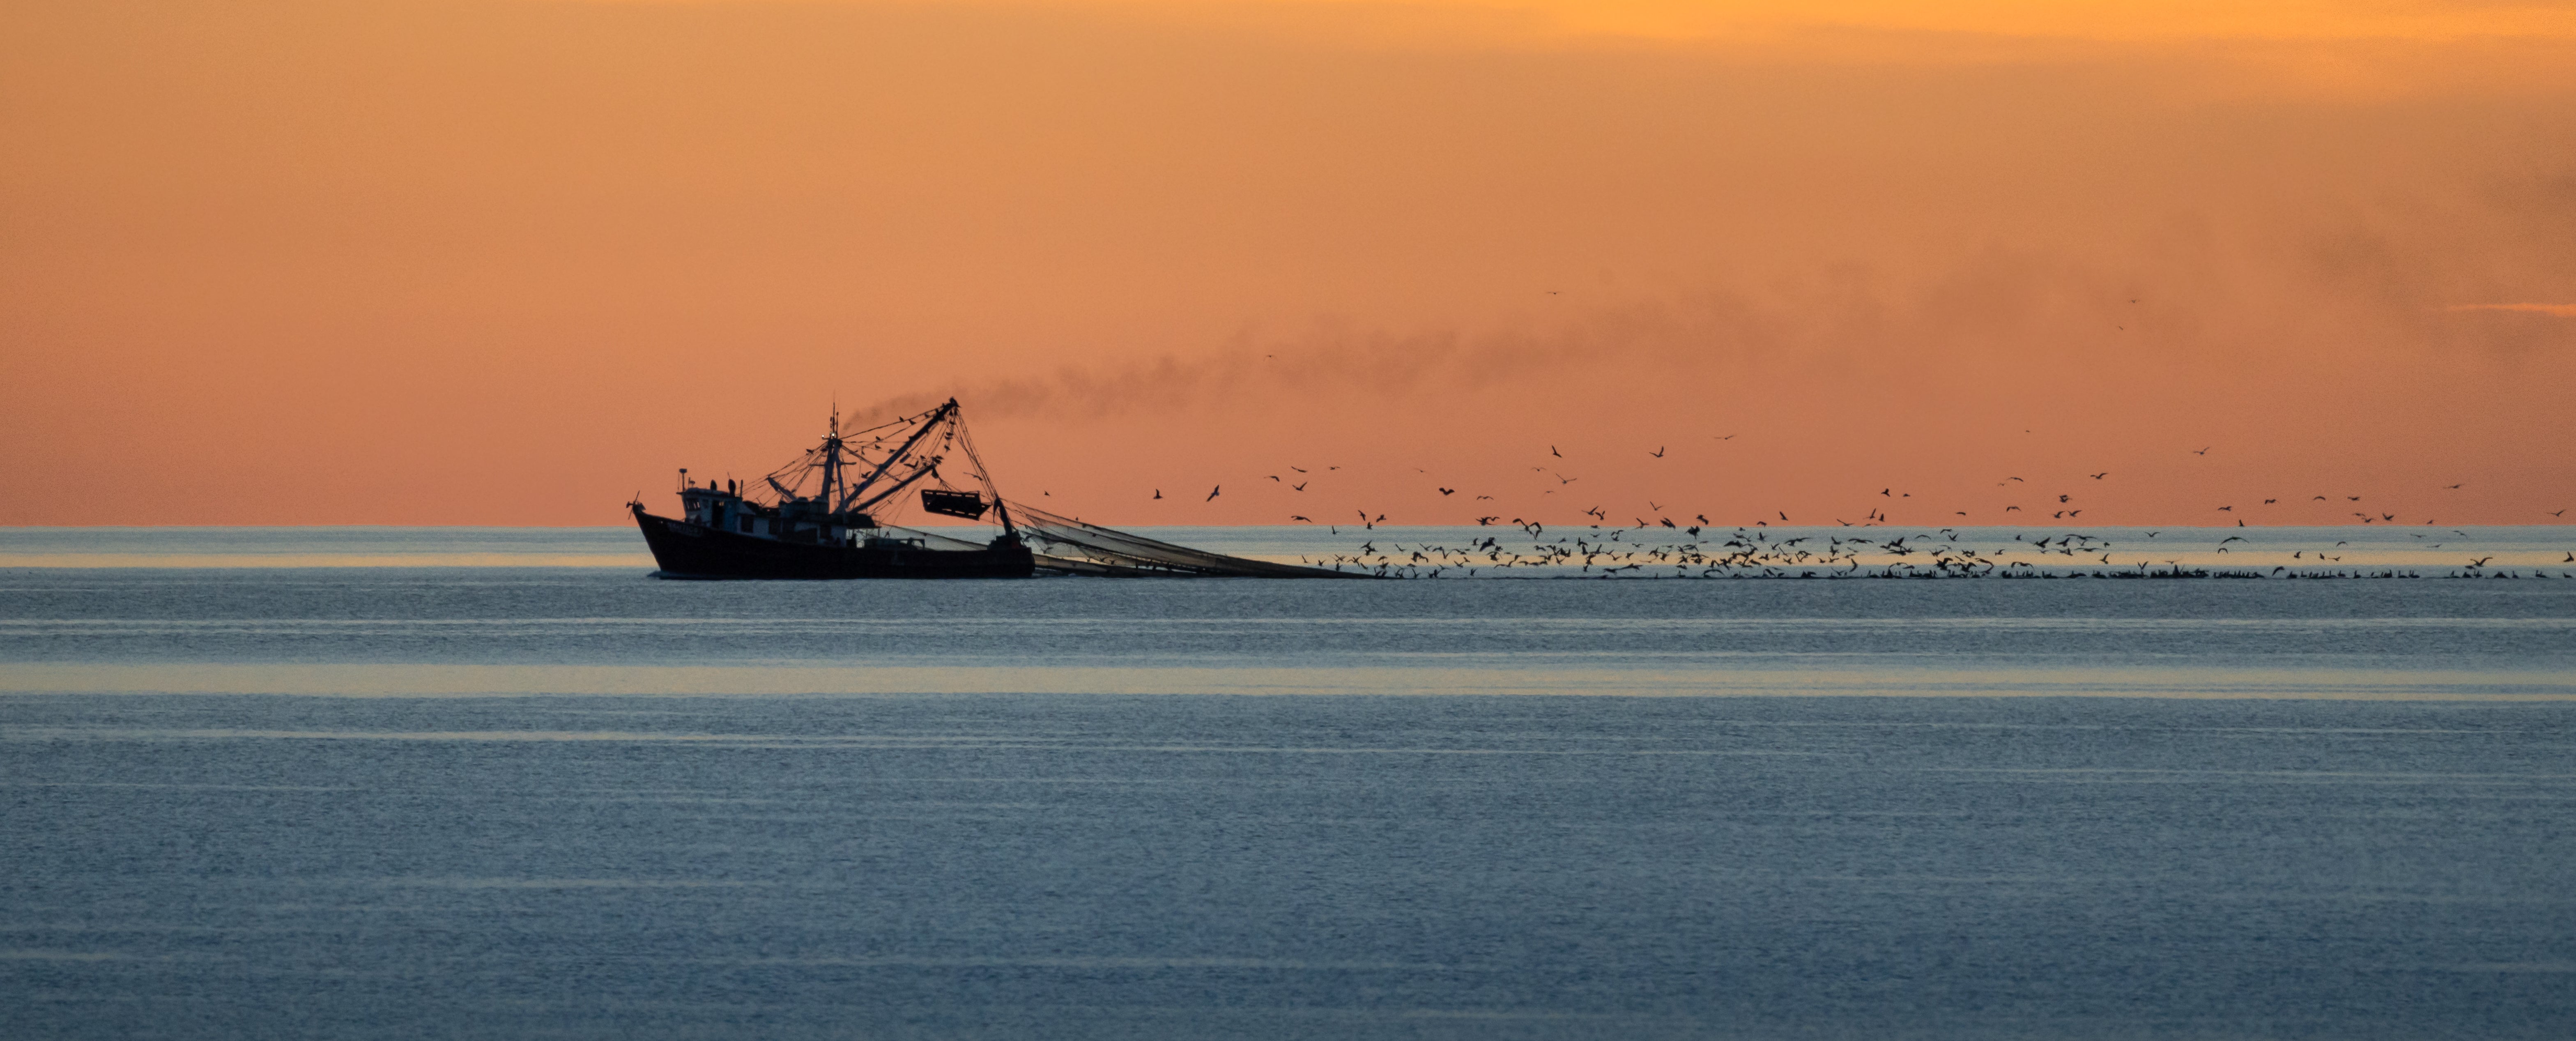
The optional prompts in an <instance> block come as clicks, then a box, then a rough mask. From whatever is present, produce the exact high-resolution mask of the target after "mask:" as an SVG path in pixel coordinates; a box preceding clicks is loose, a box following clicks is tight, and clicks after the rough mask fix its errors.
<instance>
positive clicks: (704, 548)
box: [633, 506, 1037, 579]
mask: <svg viewBox="0 0 2576 1041" xmlns="http://www.w3.org/2000/svg"><path fill="white" fill-rule="evenodd" d="M633 510H634V513H635V526H636V527H638V528H641V529H643V532H644V544H645V545H646V546H647V547H650V548H651V549H652V551H653V561H654V563H656V564H659V565H661V568H662V570H661V575H662V577H664V578H808V579H830V578H1027V577H1029V576H1030V575H1031V574H1033V573H1035V572H1036V570H1037V557H1036V555H1035V554H1032V553H1030V552H1029V548H1028V547H1027V546H1023V545H1018V544H1015V543H1005V544H1003V545H998V546H987V547H984V548H982V549H921V548H916V547H911V546H904V547H884V546H876V547H870V546H832V545H816V544H811V543H798V542H786V541H781V540H778V539H766V538H757V537H754V536H750V535H739V534H735V533H733V532H730V531H720V530H717V529H714V528H709V527H706V526H703V525H698V524H691V523H689V522H687V521H681V520H672V519H671V518H668V517H657V516H654V515H653V514H650V513H646V512H644V508H643V507H641V506H636V507H633Z"/></svg>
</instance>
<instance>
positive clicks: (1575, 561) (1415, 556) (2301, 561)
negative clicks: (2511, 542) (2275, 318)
mask: <svg viewBox="0 0 2576 1041" xmlns="http://www.w3.org/2000/svg"><path fill="white" fill-rule="evenodd" d="M1734 437H1735V435H1733V434H1727V435H1719V436H1715V437H1714V439H1715V440H1719V441H1726V440H1732V439H1733V438H1734ZM1669 447H1670V446H1668V445H1657V446H1655V448H1654V450H1653V451H1650V452H1646V453H1645V454H1646V455H1647V456H1648V457H1650V458H1654V459H1662V458H1665V456H1666V452H1667V450H1668V449H1669ZM2215 447H2216V446H2210V447H2204V448H2200V449H2196V450H2193V452H2192V454H2193V455H2195V456H2207V455H2208V454H2209V453H2210V452H2211V450H2212V449H2213V448H2215ZM1565 459H1566V456H1565V454H1564V452H1563V451H1562V450H1560V449H1559V448H1558V447H1557V446H1555V445H1550V446H1548V454H1547V456H1546V458H1545V460H1544V461H1543V462H1542V463H1541V464H1539V465H1533V466H1531V467H1530V470H1531V471H1532V472H1534V473H1538V474H1543V475H1545V478H1544V479H1543V480H1541V481H1540V483H1541V484H1542V485H1547V487H1545V488H1544V489H1543V490H1542V491H1541V492H1540V493H1539V494H1541V495H1555V494H1558V493H1560V492H1563V491H1568V490H1570V489H1571V488H1572V486H1573V485H1575V484H1576V483H1577V482H1579V481H1581V480H1582V478H1581V477H1579V476H1573V477H1570V476H1567V475H1566V474H1564V473H1563V472H1562V468H1563V467H1565V465H1566V464H1565ZM1288 469H1289V470H1290V471H1291V472H1293V473H1294V474H1295V475H1296V476H1294V477H1289V476H1283V475H1276V474H1273V475H1265V476H1266V477H1267V479H1268V480H1270V481H1274V482H1277V483H1278V484H1279V485H1281V486H1283V487H1285V488H1287V489H1289V490H1291V491H1294V492H1304V491H1306V489H1307V487H1308V485H1309V484H1311V483H1312V482H1313V480H1314V479H1315V476H1314V475H1315V471H1314V470H1313V469H1309V468H1306V467H1296V466H1291V467H1289V468H1288ZM1321 469H1323V470H1324V471H1327V472H1329V471H1334V470H1340V469H1341V467H1339V466H1327V467H1323V468H1321ZM1416 472H1418V473H1425V475H1426V480H1427V481H1428V483H1430V484H1431V487H1432V488H1433V490H1435V491H1437V492H1438V494H1439V495H1440V497H1441V498H1443V499H1447V498H1449V497H1451V496H1454V495H1457V494H1459V489H1457V488H1453V487H1449V486H1447V485H1445V484H1440V483H1438V482H1437V481H1436V480H1428V475H1427V472H1424V471H1421V470H1420V469H1419V468H1416ZM2083 476H2084V477H2085V478H2088V479H2090V480H2092V481H2104V480H2107V479H2108V478H2110V477H2111V476H2112V473H2111V471H2108V470H2104V471H2099V472H2093V473H2087V474H2084V475H2083ZM2465 483H2466V482H2462V483H2460V484H2451V485H2447V486H2445V487H2444V489H2443V490H2445V491H2450V492H2457V491H2459V490H2460V489H2461V488H2462V487H2464V485H2465ZM1996 484H1997V486H1998V487H2002V488H2006V489H2016V488H2019V489H2025V490H2026V489H2029V488H2030V482H2029V481H2027V480H2025V479H2024V478H2021V477H2017V476H2006V477H2004V478H2003V479H2002V480H2000V481H1997V482H1996ZM1224 491H1225V489H1224V486H1223V485H1222V484H1220V485H1216V486H1213V487H1211V488H1209V489H1208V493H1207V495H1206V497H1205V498H1204V499H1203V500H1202V501H1203V502H1212V501H1214V500H1216V498H1217V497H1218V496H1220V495H1222V494H1223V493H1224ZM1162 497H1163V493H1162V490H1161V489H1159V488H1158V489H1155V490H1154V498H1156V499H1160V498H1162ZM1494 498H1495V497H1494V496H1491V495H1474V496H1473V499H1475V500H1492V499H1494ZM1873 498H1877V499H1881V500H1886V502H1887V504H1888V505H1886V506H1881V505H1868V507H1867V509H1865V510H1862V511H1859V517H1860V519H1859V520H1856V521H1855V520H1850V519H1846V518H1844V517H1834V518H1832V526H1831V527H1826V526H1825V525H1821V524H1819V525H1814V527H1816V528H1819V529H1823V530H1821V531H1807V532H1801V533H1794V534H1793V533H1791V532H1787V531H1780V530H1778V529H1776V528H1775V527H1774V524H1775V522H1774V521H1772V520H1770V519H1764V520H1759V521H1755V522H1753V524H1751V525H1749V526H1737V527H1732V528H1726V527H1723V526H1720V525H1716V524H1713V523H1712V522H1711V521H1710V520H1709V518H1708V517H1707V515H1705V514H1691V515H1690V518H1691V519H1692V520H1695V521H1696V522H1697V523H1685V522H1681V521H1676V520H1674V519H1672V517H1671V516H1668V515H1667V514H1668V513H1669V510H1668V508H1667V507H1666V506H1665V505H1664V504H1661V503H1656V502H1654V501H1653V500H1651V499H1648V500H1645V501H1646V505H1647V506H1648V507H1649V510H1648V512H1652V513H1654V514H1656V516H1655V517H1654V519H1652V520H1649V519H1647V518H1646V517H1645V516H1643V515H1632V516H1631V518H1630V519H1631V520H1632V521H1633V524H1617V523H1614V522H1613V520H1612V517H1611V515H1610V514H1609V513H1608V512H1607V511H1606V510H1604V509H1603V508H1602V507H1601V506H1600V505H1594V506H1590V507H1587V508H1584V509H1582V510H1581V511H1580V512H1581V514H1582V515H1583V516H1585V517H1587V518H1588V519H1589V523H1580V524H1577V525H1573V526H1566V525H1558V526H1557V530H1556V531H1555V532H1554V533H1553V534H1554V537H1553V538H1550V537H1549V536H1550V534H1551V532H1550V530H1549V526H1548V525H1547V524H1544V523H1541V522H1540V521H1538V520H1535V519H1525V518H1522V517H1509V518H1506V517H1505V516H1504V515H1503V514H1501V513H1493V514H1484V515H1480V516H1477V517H1476V518H1475V521H1476V524H1477V525H1478V526H1480V527H1496V526H1502V527H1508V528H1512V529H1517V530H1518V531H1519V532H1521V535H1520V536H1519V537H1509V541H1508V543H1507V541H1506V539H1507V537H1506V536H1502V535H1479V536H1477V537H1475V538H1473V539H1471V540H1468V541H1465V542H1463V543H1461V544H1448V543H1441V542H1424V543H1415V544H1411V545H1406V544H1402V543H1398V542H1394V541H1391V540H1390V541H1388V542H1387V543H1386V545H1384V546H1380V545H1379V541H1380V540H1379V537H1378V536H1375V535H1368V536H1363V537H1364V538H1365V539H1366V541H1364V542H1363V543H1362V544H1361V545H1360V546H1359V547H1358V548H1357V549H1354V550H1351V551H1347V552H1335V553H1327V554H1323V555H1322V556H1321V557H1320V558H1318V557H1312V556H1310V557H1308V558H1306V559H1307V562H1308V563H1311V564H1315V565H1317V566H1323V567H1329V568H1333V569H1336V570H1351V571H1360V572H1364V573H1368V574H1372V575H1379V576H1383V577H1389V578H1436V577H1442V576H1446V575H1458V576H1473V575H1476V574H1479V573H1483V572H1487V571H1509V570H1514V569H1543V570H1547V571H1549V572H1551V573H1562V574H1569V575H1578V576H1598V577H1687V578H1723V577H1766V578H1853V577H1872V578H1984V577H1993V578H2273V577H2288V578H2360V577H2377V578H2404V577H2423V576H2424V574H2425V572H2424V571H2423V569H2422V568H2421V567H2399V566H2394V565H2374V566H2351V567H2346V566H2342V564H2343V558H2344V555H2345V552H2346V547H2347V546H2348V540H2339V541H2337V542H2336V544H2335V545H2334V546H2332V547H2319V548H2308V547H2300V548H2297V549H2295V550H2294V552H2293V555H2292V558H2291V560H2292V563H2290V564H2281V565H2276V566H2273V567H2271V568H2270V569H2268V570H2266V569H2264V568H2262V567H2260V566H2251V567H2226V566H2221V565H2215V564H2207V563H2201V564H2193V563H2186V562H2185V560H2184V557H2186V556H2193V555H2199V556H2203V557H2208V556H2214V555H2219V554H2231V553H2240V552H2243V551H2246V550H2249V549H2253V548H2255V547H2253V546H2251V545H2246V546H2238V545H2234V544H2235V543H2243V542H2248V541H2249V540H2247V539H2246V538H2245V537H2243V536H2231V537H2229V538H2226V539H2224V540H2221V541H2220V542H2219V544H2218V545H2217V546H2215V547H2214V553H2212V552H2211V548H2206V547H2204V548H2201V549H2198V550H2196V551H2182V550H2178V548H2177V547H2176V544H2175V542H2174V541H2172V540H2168V541H2166V542H2164V543H2162V544H2157V543H2152V542H2149V543H2148V544H2147V545H2150V546H2154V547H2155V548H2156V550H2159V551H2160V552H2150V553H2149V554H2148V555H2146V556H2143V557H2141V556H2139V555H2138V549H2139V547H2137V546H2136V545H2134V544H2133V545H2132V546H2130V547H2129V548H2126V549H2123V548H2122V547H2121V546H2119V545H2117V544H2115V543H2113V542H2112V541H2110V540H2108V539H2105V538H2102V537H2100V536H2097V535H2093V534H2086V533H2080V532H2076V533H2066V534H2053V535H2040V536H2037V537H2036V538H2034V537H2033V536H2032V534H2031V533H2028V532H2024V533H2021V534H2015V535H2013V536H2012V541H2013V543H2014V544H2013V545H2008V546H1996V547H1995V548H1992V549H1979V548H1973V547H1971V546H1970V545H1969V543H1971V542H1973V541H1979V540H1985V541H1987V543H1988V544H1991V543H1992V542H1993V541H1995V540H1999V539H2000V538H2001V535H1999V534H1990V533H1978V534H1974V535H1968V534H1963V533H1962V532H1961V531H1960V530H1959V529H1958V528H1955V527H1941V528H1931V529H1924V530H1919V531H1917V532H1915V533H1913V534H1903V535H1895V536H1887V535H1884V534H1881V533H1877V532H1873V533H1871V534H1869V535H1863V534H1861V533H1860V532H1857V531H1853V532H1844V531H1841V530H1840V529H1845V528H1882V527H1885V526H1888V525H1890V524H1892V523H1894V522H1892V521H1891V520H1890V518H1889V516H1888V507H1889V506H1892V505H1893V504H1894V503H1895V502H1896V501H1897V500H1901V499H1912V498H1913V495H1912V493H1910V492H1905V491H1900V490H1898V489H1896V488H1895V487H1893V486H1890V487H1886V488H1882V489H1880V490H1879V492H1878V493H1877V495H1876V496H1874V497H1873ZM2342 498H2343V500H2344V505H2351V504H2356V503H2360V502H2362V501H2363V498H2362V496H2359V495H2345V496H2343V497H2342ZM2281 501H2282V500H2281V497H2277V496H2276V497H2271V498H2265V499H2263V500H2262V505H2264V506H2277V505H2279V504H2280V503H2281ZM2308 501H2310V502H2332V501H2333V498H2332V497H2330V496H2326V495H2316V496H2313V497H2312V498H2310V499H2309V500H2308ZM1865 505H1866V504H1865ZM2236 506H2237V504H2235V503H2224V504H2220V505H2218V506H2217V507H2216V508H2215V509H2214V510H2213V511H2212V512H2213V513H2217V514H2222V515H2225V516H2224V517H2222V518H2220V519H2222V520H2225V519H2233V520H2235V521H2236V525H2235V526H2236V527H2239V528H2242V527H2246V526H2247V525H2246V523H2245V520H2244V517H2243V516H2242V515H2240V514H2238V513H2237V510H2236ZM2041 510H2046V511H2048V512H2047V513H2046V514H2045V515H2042V514H2041V513H2040V512H2039V511H2041ZM1623 512H1625V511H1623ZM1770 512H1772V513H1773V515H1774V516H1776V517H1777V522H1776V523H1778V524H1782V525H1786V524H1790V523H1792V522H1791V520H1790V518H1789V514H1788V513H1787V511H1785V510H1774V511H1770ZM2000 512H2001V513H2003V514H2005V515H2007V516H2006V517H2005V522H2006V523H2034V522H2035V523H2039V524H2047V523H2049V522H2076V521H2078V519H2079V518H2080V517H2081V516H2082V515H2083V513H2084V507H2083V506H2080V505H2078V504H2077V499H2076V495H2075V493H2074V492H2055V493H2048V494H2043V495H2041V496H2039V500H2038V503H2037V505H2036V507H2035V508H2030V509H2025V508H2024V506H2022V505H2020V504H2012V505H2007V506H2005V507H2003V509H2002V510H2001V511H2000ZM2565 513H2566V511H2565V510H2563V509H2562V510H2559V511H2557V512H2555V513H2552V514H2550V516H2552V517H2563V516H2564V514H2565ZM1967 515H1968V514H1967V513H1966V512H1965V511H1957V512H1956V516H1958V517H1966V516H1967ZM2011 515H2022V516H2018V517H2016V516H2011ZM1352 516H1353V517H1354V518H1355V519H1354V520H1350V521H1336V520H1332V519H1329V518H1328V519H1326V520H1324V521H1317V520H1315V519H1314V518H1313V517H1311V516H1309V515H1306V514H1292V515H1290V517H1289V519H1290V520H1291V521H1295V522H1299V523H1307V524H1318V523H1320V524H1324V525H1326V526H1327V528H1328V530H1330V531H1332V532H1333V533H1334V534H1337V535H1338V534H1340V528H1341V527H1342V526H1344V525H1351V526H1356V527H1358V528H1360V529H1362V531H1364V532H1372V533H1373V532H1375V531H1376V530H1377V528H1378V526H1379V525H1381V524H1384V523H1386V519H1387V514H1386V513H1385V512H1383V511H1372V510H1367V509H1357V508H1354V509H1353V511H1352ZM2351 516H2353V517H2354V518H2356V519H2358V520H2359V522H2360V523H2362V524H2367V525H2382V524H2395V523H2397V522H2398V520H2399V516H2398V514H2396V513H2391V512H2386V511H2379V510H2368V511H2365V510H2353V511H2351ZM2025 518H2026V519H2025ZM2434 523H2435V521H2434V520H2432V519H2431V518H2426V519H2425V520H2424V524H2425V525H2427V526H2430V525H2433V524H2434ZM2442 530H2447V531H2449V532H2450V533H2451V534H2450V535H2449V536H2443V538H2444V540H2445V541H2431V542H2422V541H2419V542H2418V543H2417V544H2416V545H2417V546H2420V547H2422V548H2423V549H2425V550H2428V551H2429V550H2438V549H2441V548H2443V547H2444V545H2445V542H2446V541H2447V540H2448V539H2449V538H2453V537H2456V538H2458V539H2463V540H2465V539H2467V538H2469V536H2468V535H2467V533H2466V532H2462V531H2459V530H2458V529H2442ZM1391 534H1392V533H1390V535H1391ZM2162 534H2164V532H2162V531H2147V532H2145V533H2144V535H2145V538H2146V539H2148V540H2152V539H2155V538H2156V537H2157V536H2158V535H2162ZM2412 534H2413V537H2414V538H2415V539H2417V540H2424V539H2426V538H2427V533H2424V532H2414V533H2412ZM2433 534H2436V535H2438V534H2439V532H2438V531H2437V532H2435V533H2433ZM2123 537H2124V538H2128V537H2130V536H2126V535H2124V536H2123ZM2275 548H2287V547H2275ZM2007 556H2013V557H2027V558H2029V559H2012V560H2007V559H2004V558H2005V557H2007ZM2566 556H2567V559H2566V561H2565V563H2567V564H2571V565H2576V552H2569V553H2567V555H2566ZM2494 559H2495V558H2494V556H2493V555H2492V554H2489V555H2487V556H2484V557H2470V558H2469V559H2467V560H2465V561H2463V562H2462V563H2461V564H2460V565H2458V566H2457V567H2455V568H2451V569H2450V570H2449V571H2448V572H2447V573H2448V574H2451V575H2457V576H2465V577H2495V578H2510V577H2521V575H2522V574H2523V572H2522V571H2520V570H2517V569H2515V568H2512V567H2505V568H2491V567H2490V564H2491V563H2492V562H2493V560H2494ZM2159 564H2161V565H2162V566H2161V567H2160V566H2158V565H2159ZM2437 570H2438V569H2437ZM2529 574H2530V575H2531V577H2561V578H2576V570H2566V571H2562V572H2560V573H2559V574H2557V575H2556V576H2552V575H2550V574H2549V573H2547V572H2545V571H2542V570H2540V569H2538V568H2532V569H2530V571H2529Z"/></svg>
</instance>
